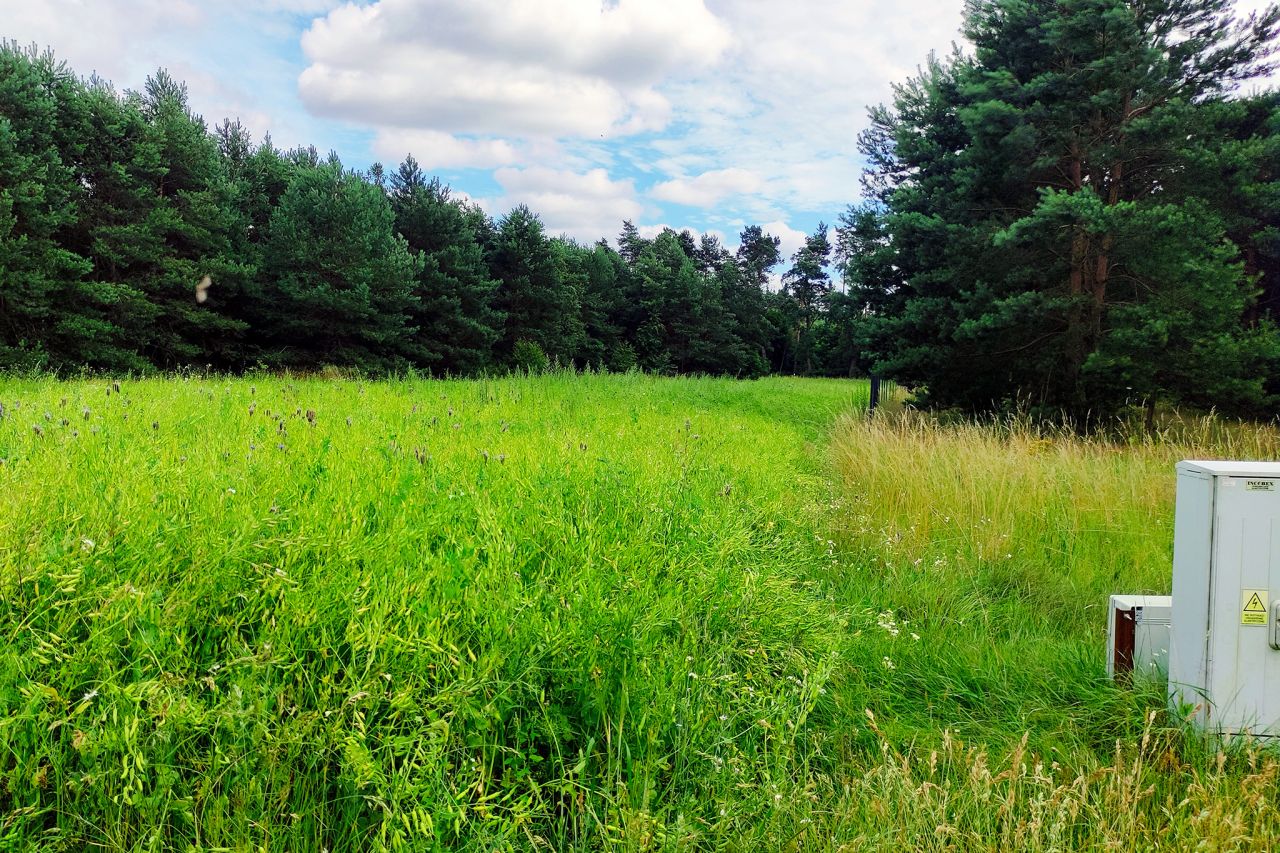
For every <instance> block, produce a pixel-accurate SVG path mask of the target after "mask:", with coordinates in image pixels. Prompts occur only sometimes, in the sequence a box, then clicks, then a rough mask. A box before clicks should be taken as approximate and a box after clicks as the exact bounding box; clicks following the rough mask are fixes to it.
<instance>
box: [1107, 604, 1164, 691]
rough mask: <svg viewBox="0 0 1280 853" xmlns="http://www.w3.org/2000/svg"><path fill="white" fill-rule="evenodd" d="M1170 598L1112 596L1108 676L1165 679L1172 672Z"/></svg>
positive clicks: (1108, 614) (1108, 626)
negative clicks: (1170, 661) (1170, 660)
mask: <svg viewBox="0 0 1280 853" xmlns="http://www.w3.org/2000/svg"><path fill="white" fill-rule="evenodd" d="M1172 615H1173V599H1172V598H1171V597H1170V596H1167V595H1113V596H1111V603H1110V606H1109V607H1108V608H1107V637H1108V638H1109V641H1108V643H1107V676H1108V677H1109V678H1135V677H1137V678H1150V679H1161V680H1162V679H1164V677H1165V675H1166V674H1167V673H1168V671H1169V623H1170V621H1171V619H1172Z"/></svg>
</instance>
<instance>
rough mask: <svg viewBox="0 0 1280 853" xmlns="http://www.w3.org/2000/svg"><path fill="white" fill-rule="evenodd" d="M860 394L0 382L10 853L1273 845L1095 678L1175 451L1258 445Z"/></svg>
mask: <svg viewBox="0 0 1280 853" xmlns="http://www.w3.org/2000/svg"><path fill="white" fill-rule="evenodd" d="M866 394H867V389H866V386H865V385H864V384H861V383H852V382H837V381H817V380H786V379H773V380H765V381H760V382H749V383H748V382H742V383H738V382H732V381H728V380H702V379H699V380H695V379H677V380H671V379H654V378H647V377H642V376H575V375H568V374H561V375H552V376H543V377H537V378H512V379H502V380H491V381H469V382H437V381H403V382H358V381H341V380H335V381H330V380H322V379H293V380H290V379H279V378H259V379H252V378H245V379H237V380H228V379H214V378H190V379H182V378H177V379H172V378H171V379H164V380H160V379H156V380H145V381H129V382H122V383H120V386H119V389H118V391H117V390H115V388H114V387H113V384H112V383H111V382H110V381H109V380H87V381H75V382H61V383H59V382H53V381H43V380H41V381H25V380H15V379H6V380H0V404H3V405H4V407H5V409H4V417H3V419H0V459H2V460H4V462H3V465H0V632H3V634H2V636H3V641H4V645H3V646H0V849H16V850H26V849H30V850H37V849H39V850H58V849H66V850H80V849H85V848H98V849H112V850H117V849H119V850H170V849H173V850H185V849H234V850H281V851H283V850H322V849H328V850H331V851H338V850H364V849H384V848H390V849H404V850H434V849H440V850H452V849H484V850H492V849H531V850H532V849H546V850H550V849H583V850H588V849H628V850H692V849H727V850H784V849H785V850H802V849H803V850H811V849H831V850H835V849H845V850H862V849H885V850H890V849H893V850H900V849H903V848H904V847H906V848H907V849H930V850H932V849H936V850H945V849H954V850H970V849H989V850H997V849H1001V848H1005V849H1007V848H1009V847H1013V848H1015V849H1046V850H1047V849H1080V848H1090V847H1103V846H1107V845H1116V844H1119V845H1126V846H1129V847H1134V848H1144V847H1151V846H1159V845H1166V846H1175V847H1176V846H1182V845H1189V844H1192V843H1195V842H1197V841H1207V843H1209V844H1210V846H1213V847H1215V848H1216V849H1267V848H1268V847H1274V846H1277V845H1280V813H1278V812H1277V804H1276V803H1277V797H1276V775H1277V769H1276V764H1275V761H1274V760H1273V758H1270V757H1267V756H1265V755H1260V754H1257V753H1256V752H1252V751H1250V750H1249V749H1247V748H1244V749H1239V750H1234V751H1232V752H1230V754H1223V755H1221V756H1219V754H1218V752H1217V749H1216V747H1215V746H1214V745H1211V744H1208V743H1205V742H1202V741H1199V740H1197V739H1196V738H1194V737H1188V736H1186V735H1184V734H1182V733H1181V732H1180V731H1179V729H1178V727H1177V724H1176V723H1177V721H1172V720H1167V719H1165V718H1164V717H1163V716H1162V715H1160V714H1158V713H1157V714H1156V715H1155V716H1154V717H1153V716H1151V712H1153V711H1158V709H1159V708H1160V707H1161V705H1162V700H1161V697H1160V696H1159V691H1158V690H1155V689H1147V690H1139V691H1136V692H1128V691H1119V690H1116V689H1114V688H1113V687H1111V686H1110V685H1109V684H1107V683H1106V682H1105V680H1104V679H1103V676H1102V663H1103V659H1102V648H1101V646H1102V632H1103V628H1104V626H1105V612H1104V610H1103V605H1104V604H1105V596H1106V594H1107V593H1109V592H1111V591H1113V590H1125V591H1155V592H1162V591H1167V588H1168V560H1169V546H1170V543H1171V531H1170V530H1169V529H1168V524H1169V519H1171V517H1172V463H1173V461H1176V459H1177V458H1180V457H1181V456H1182V455H1252V456H1254V458H1260V456H1261V455H1263V454H1267V453H1271V454H1275V452H1276V450H1277V447H1280V443H1278V442H1277V441H1276V437H1275V434H1274V433H1273V432H1269V431H1266V430H1256V431H1251V432H1247V433H1246V432H1244V431H1239V430H1237V431H1233V432H1222V431H1215V430H1214V429H1212V428H1210V427H1205V428H1204V429H1201V430H1200V431H1199V432H1195V431H1194V430H1190V431H1187V435H1189V436H1190V437H1189V438H1183V439H1181V440H1180V441H1173V440H1166V441H1160V442H1152V443H1147V444H1141V445H1137V446H1134V447H1128V448H1124V447H1120V446H1118V445H1115V444H1104V443H1101V442H1081V441H1077V440H1075V439H1070V438H1066V437H1062V436H1045V435H1041V434H1036V433H1034V432H1032V431H1029V430H1026V429H1025V428H1017V427H1014V428H1009V429H1005V430H1003V431H1002V430H998V429H992V428H990V427H972V426H968V427H966V426H960V427H940V426H938V425H936V424H933V423H931V422H928V421H925V420H921V419H915V418H912V417H902V416H899V417H890V418H879V417H878V418H876V419H871V420H868V419H867V418H866V417H865V414H864V413H863V412H862V410H863V409H864V408H865V400H866ZM1193 433H1194V434H1193ZM1232 442H1235V444H1232ZM1215 451H1217V452H1216V453H1215ZM1262 458H1266V457H1262ZM1271 458H1273V457H1271Z"/></svg>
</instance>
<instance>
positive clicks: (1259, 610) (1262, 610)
mask: <svg viewBox="0 0 1280 853" xmlns="http://www.w3.org/2000/svg"><path fill="white" fill-rule="evenodd" d="M1240 600H1241V604H1240V624H1241V625H1266V624H1267V591H1266V590H1265V589H1246V590H1244V591H1243V592H1242V593H1241V597H1240Z"/></svg>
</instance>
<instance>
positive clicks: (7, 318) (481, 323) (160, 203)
mask: <svg viewBox="0 0 1280 853" xmlns="http://www.w3.org/2000/svg"><path fill="white" fill-rule="evenodd" d="M744 234H745V235H746V236H747V237H748V238H749V240H747V242H746V243H744V247H743V248H742V249H741V250H740V252H739V257H738V258H737V259H735V258H733V257H732V256H730V255H729V253H728V252H726V251H725V250H724V248H723V247H722V246H720V244H719V243H718V241H716V240H715V239H714V238H711V237H702V238H701V239H699V238H695V237H694V235H692V234H690V233H688V232H684V233H680V234H676V233H675V232H671V233H670V234H669V235H663V236H661V237H660V238H659V239H658V240H656V241H650V240H646V239H643V238H641V237H640V235H639V231H638V229H636V228H635V226H633V225H631V223H626V224H625V225H624V233H623V235H622V238H621V240H620V242H619V248H620V251H614V250H613V249H611V248H610V247H609V246H608V245H607V244H605V243H603V242H602V243H600V244H597V245H595V246H590V247H586V246H580V245H578V244H576V243H574V242H573V241H571V240H567V239H555V238H549V237H548V236H547V235H546V233H545V232H544V229H543V226H542V223H541V221H540V220H539V219H538V217H537V215H536V214H535V213H534V212H533V211H530V210H529V209H527V208H524V207H519V208H516V209H515V210H513V211H511V212H510V213H509V214H508V215H506V216H504V217H502V218H501V219H500V220H499V221H498V222H496V223H495V222H493V221H492V220H490V219H489V217H488V216H487V215H486V214H485V213H484V212H483V211H482V210H480V209H479V208H478V207H477V206H475V205H473V204H469V203H465V202H462V201H459V200H458V199H455V198H453V197H452V196H451V193H450V190H449V188H448V187H446V186H444V185H443V184H442V183H441V182H440V181H439V180H438V179H436V178H432V177H428V176H427V175H425V174H423V172H422V170H421V169H420V168H419V167H418V164H417V163H416V162H415V161H414V160H413V158H412V157H409V158H407V159H406V160H405V161H404V163H403V164H401V166H400V167H399V168H398V169H397V170H396V171H395V172H394V173H392V174H389V175H388V174H387V173H386V172H385V170H384V169H383V168H382V166H381V165H380V164H375V165H374V167H373V168H371V169H370V170H369V172H368V174H360V173H356V172H353V171H351V170H348V169H346V168H344V167H343V165H342V164H341V163H340V162H339V160H338V159H337V157H336V155H330V156H329V157H327V158H322V157H321V156H320V155H319V153H318V152H317V151H316V150H315V149H314V148H300V149H297V150H294V151H289V152H281V151H279V150H277V149H276V148H275V146H274V145H273V144H272V143H271V139H270V137H268V138H266V139H264V140H262V141H261V142H260V143H258V144H255V143H254V141H253V140H252V139H251V138H250V136H249V134H248V132H247V131H246V130H245V128H244V127H243V126H242V125H241V124H240V123H239V122H234V121H223V122H222V123H221V124H219V125H217V126H216V127H215V128H214V129H213V130H212V132H210V130H209V129H208V128H207V127H206V125H205V123H204V121H203V119H201V118H200V117H199V116H196V115H194V114H193V113H192V112H191V110H190V108H189V105H188V102H187V92H186V87H185V85H184V84H183V83H181V82H180V81H178V80H177V79H175V78H174V77H172V76H171V75H169V74H168V73H167V72H165V71H163V70H162V71H159V72H157V73H156V74H155V75H153V76H152V77H150V78H148V80H147V83H146V85H145V87H144V90H143V91H142V92H140V93H134V92H130V93H125V94H124V95H121V94H119V93H117V92H115V91H114V90H113V89H111V88H110V86H109V85H107V84H105V83H103V82H101V81H99V80H96V79H95V80H92V81H89V82H85V81H81V80H79V79H77V78H76V77H75V76H74V75H73V74H72V73H71V72H70V71H69V70H68V69H67V68H66V67H65V66H64V65H62V64H60V63H58V62H56V61H55V60H54V59H53V58H52V57H50V56H48V55H39V54H35V53H32V52H29V51H26V50H23V49H19V48H18V47H16V46H15V45H12V44H8V43H5V44H3V45H0V369H5V370H30V369H49V370H74V369H78V368H86V367H87V368H105V369H108V370H114V371H130V370H133V371H145V370H147V369H150V368H153V367H162V368H168V369H175V368H188V367H199V368H204V367H206V366H210V367H213V368H216V369H228V370H244V369H247V368H253V367H280V368H290V369H316V368H324V367H332V368H335V369H346V368H354V369H356V370H359V371H375V372H387V371H396V370H400V369H402V368H415V369H419V370H424V371H428V372H432V373H437V374H453V375H475V374H481V373H484V372H485V371H486V370H489V369H491V368H494V367H500V366H504V365H512V364H525V362H524V361H522V360H521V359H520V358H517V357H516V353H515V350H516V344H517V342H519V341H529V342H531V343H533V344H536V345H537V347H539V348H540V349H541V351H542V352H543V353H545V354H546V355H547V357H548V358H549V359H550V360H551V361H552V362H553V363H556V364H561V365H573V366H575V367H579V368H594V369H603V368H611V369H615V370H622V371H625V370H629V369H631V368H632V367H637V366H638V367H641V368H643V369H646V370H652V371H656V372H659V373H677V372H678V373H712V374H729V375H735V376H752V377H754V376H760V375H762V374H764V373H767V372H769V371H770V370H771V369H773V368H774V365H773V364H772V363H771V362H770V358H771V355H772V348H773V347H772V342H773V341H774V340H775V339H776V338H778V337H779V335H780V334H782V333H781V332H779V331H778V330H777V329H775V328H774V326H773V325H772V324H771V322H769V321H768V320H766V318H765V314H766V312H767V310H768V304H767V302H768V297H767V295H766V292H765V286H766V284H767V281H768V271H769V269H770V268H771V267H772V266H774V265H775V264H776V263H777V261H778V258H777V238H772V237H769V236H768V235H765V234H764V233H763V231H762V230H761V229H760V228H759V227H758V226H752V227H751V228H748V229H747V230H746V231H745V232H744ZM810 319H811V322H812V318H810ZM526 355H527V353H526ZM525 366H528V365H525Z"/></svg>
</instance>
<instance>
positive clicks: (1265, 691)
mask: <svg viewBox="0 0 1280 853" xmlns="http://www.w3.org/2000/svg"><path fill="white" fill-rule="evenodd" d="M1174 525H1175V529H1174V544H1173V622H1172V625H1171V634H1170V644H1169V704H1170V710H1171V711H1173V712H1174V713H1175V714H1185V715H1187V716H1189V717H1190V718H1191V719H1192V720H1194V721H1195V722H1197V723H1198V724H1199V725H1200V726H1202V727H1203V728H1205V729H1207V730H1210V731H1214V732H1221V733H1224V734H1251V735H1259V736H1280V618H1278V617H1280V462H1195V461H1187V462H1180V463H1179V464H1178V491H1177V508H1176V511H1175V518H1174Z"/></svg>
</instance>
